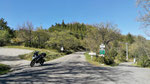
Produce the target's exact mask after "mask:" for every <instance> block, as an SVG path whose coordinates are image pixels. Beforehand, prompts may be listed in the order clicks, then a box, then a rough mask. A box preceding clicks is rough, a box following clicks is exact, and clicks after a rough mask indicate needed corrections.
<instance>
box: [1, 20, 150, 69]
mask: <svg viewBox="0 0 150 84" xmlns="http://www.w3.org/2000/svg"><path fill="white" fill-rule="evenodd" d="M102 43H103V44H105V45H106V48H105V49H106V54H105V57H104V58H103V57H99V56H96V57H94V58H93V61H91V62H93V63H96V64H97V63H98V64H99V63H101V64H105V65H116V64H118V63H120V62H126V61H128V60H126V45H125V44H126V43H128V48H129V60H131V59H133V58H136V59H137V64H138V65H140V66H142V67H150V46H149V44H150V41H149V40H146V39H145V38H144V37H143V36H134V35H132V34H130V33H128V34H127V35H122V34H121V32H120V30H119V28H118V27H117V26H116V24H112V23H100V24H94V25H88V24H84V23H78V22H75V23H67V24H66V23H65V22H64V21H62V23H56V24H55V25H52V26H51V27H49V28H43V27H42V26H40V27H36V28H35V27H34V26H33V24H32V23H31V22H26V23H25V24H22V25H20V26H18V28H16V30H13V29H11V28H10V27H9V26H7V22H6V21H4V19H3V18H1V19H0V46H7V47H8V46H9V47H16V48H17V47H18V46H19V48H24V49H33V50H37V51H40V52H46V53H47V57H46V60H47V61H48V60H52V59H55V58H58V57H61V56H63V55H65V54H70V53H73V52H76V51H85V50H87V51H88V52H96V53H97V55H98V54H99V45H100V44H102ZM62 47H63V48H64V50H63V53H62V51H61V48H62ZM32 55H33V53H30V54H27V55H21V56H20V57H21V58H22V59H27V60H31V57H32Z"/></svg>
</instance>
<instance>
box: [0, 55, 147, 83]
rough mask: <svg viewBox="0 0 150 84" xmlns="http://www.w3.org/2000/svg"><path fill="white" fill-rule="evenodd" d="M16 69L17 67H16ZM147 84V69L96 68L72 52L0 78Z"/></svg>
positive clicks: (123, 66)
mask: <svg viewBox="0 0 150 84" xmlns="http://www.w3.org/2000/svg"><path fill="white" fill-rule="evenodd" d="M16 66H17V65H16ZM7 83H8V84H20V83H28V84H149V83H150V69H147V68H138V67H133V66H131V65H129V64H128V63H122V64H120V65H119V66H117V67H96V66H93V65H90V64H89V63H87V62H86V60H85V56H84V53H83V52H76V53H73V54H70V55H66V56H64V57H61V58H58V59H55V60H52V61H49V62H46V63H45V65H44V66H40V65H38V64H37V65H36V66H35V67H32V68H31V67H30V66H29V65H24V66H20V67H19V68H18V69H16V70H15V71H14V72H12V73H8V74H5V75H1V76H0V84H7Z"/></svg>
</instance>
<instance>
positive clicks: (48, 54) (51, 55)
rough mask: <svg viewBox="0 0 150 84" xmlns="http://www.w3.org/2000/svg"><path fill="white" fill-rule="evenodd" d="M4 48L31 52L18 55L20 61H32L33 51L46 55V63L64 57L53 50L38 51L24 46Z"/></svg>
mask: <svg viewBox="0 0 150 84" xmlns="http://www.w3.org/2000/svg"><path fill="white" fill-rule="evenodd" d="M5 47H6V48H19V49H28V50H33V52H32V53H29V54H24V55H19V57H20V58H21V59H25V60H32V56H33V53H34V52H35V51H39V54H40V53H43V52H44V53H46V57H45V59H46V61H50V60H53V59H56V58H59V57H62V56H64V55H65V53H60V52H58V51H57V50H54V49H39V48H30V47H24V46H5Z"/></svg>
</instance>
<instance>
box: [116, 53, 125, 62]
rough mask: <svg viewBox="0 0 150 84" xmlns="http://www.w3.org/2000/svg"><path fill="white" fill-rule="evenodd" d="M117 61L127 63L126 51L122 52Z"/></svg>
mask: <svg viewBox="0 0 150 84" xmlns="http://www.w3.org/2000/svg"><path fill="white" fill-rule="evenodd" d="M116 59H117V60H118V61H120V62H126V51H125V50H120V51H119V52H118V55H117V56H116Z"/></svg>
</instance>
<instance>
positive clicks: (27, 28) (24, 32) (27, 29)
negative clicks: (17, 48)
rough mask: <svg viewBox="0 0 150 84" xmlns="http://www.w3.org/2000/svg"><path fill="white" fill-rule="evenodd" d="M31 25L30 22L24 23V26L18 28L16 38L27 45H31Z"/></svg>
mask: <svg viewBox="0 0 150 84" xmlns="http://www.w3.org/2000/svg"><path fill="white" fill-rule="evenodd" d="M33 28H34V27H33V25H32V23H31V22H26V23H25V24H23V25H22V26H19V27H18V29H19V30H18V31H19V32H18V35H17V37H18V38H20V39H22V41H23V42H26V43H28V44H29V45H31V40H32V38H33V35H32V33H33Z"/></svg>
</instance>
